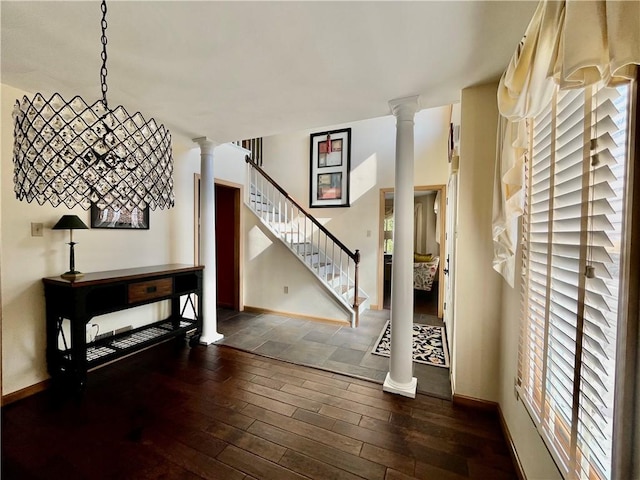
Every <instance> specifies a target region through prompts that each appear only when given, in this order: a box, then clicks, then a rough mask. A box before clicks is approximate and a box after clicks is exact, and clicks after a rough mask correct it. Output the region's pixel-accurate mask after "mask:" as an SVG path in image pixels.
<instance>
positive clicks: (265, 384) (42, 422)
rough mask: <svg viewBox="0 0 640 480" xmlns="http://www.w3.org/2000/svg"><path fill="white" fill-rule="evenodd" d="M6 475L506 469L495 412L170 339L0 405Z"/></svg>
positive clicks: (280, 475) (354, 475)
mask: <svg viewBox="0 0 640 480" xmlns="http://www.w3.org/2000/svg"><path fill="white" fill-rule="evenodd" d="M2 478H3V479H20V480H26V479H65V480H71V479H111V478H113V479H151V478H163V479H173V478H175V479H197V478H207V479H225V480H227V479H229V480H233V479H238V480H240V479H247V480H249V479H277V480H282V479H300V478H313V479H321V480H325V479H361V478H366V479H378V480H392V479H394V480H402V479H411V478H419V479H435V480H440V479H443V480H447V479H462V478H476V479H511V478H517V477H516V474H515V471H514V469H513V465H512V463H511V460H510V457H509V454H508V450H507V446H506V443H505V441H504V438H503V435H502V432H501V430H500V426H499V422H498V419H497V418H496V417H495V416H492V415H489V414H486V413H482V412H478V411H475V410H467V409H462V408H454V407H453V406H452V405H451V403H450V402H448V401H446V400H441V399H437V398H433V397H428V396H425V395H420V394H419V395H418V396H417V398H416V399H408V398H403V397H399V396H395V395H391V394H386V393H383V392H382V391H381V388H380V386H379V385H376V384H374V383H369V382H366V381H363V380H357V379H353V378H349V377H346V376H342V375H339V374H332V373H329V372H325V371H320V370H314V369H311V368H307V367H301V366H297V365H293V364H289V363H285V362H281V361H278V360H272V359H268V358H264V357H259V356H256V355H254V354H251V353H247V352H242V351H239V350H234V349H232V348H229V347H225V346H215V345H211V346H209V347H207V348H205V347H202V346H199V347H195V348H193V349H189V348H188V347H186V346H185V345H184V344H182V343H180V344H178V343H177V342H175V341H174V342H170V343H166V344H163V345H159V346H157V347H154V348H152V349H149V350H147V351H145V352H142V353H140V354H138V355H135V356H132V357H129V358H126V359H123V360H121V361H119V362H117V363H114V364H111V365H107V366H105V367H103V368H101V369H99V370H96V371H94V372H91V373H90V374H89V381H88V385H87V388H86V391H85V393H84V395H83V396H82V397H80V398H69V397H59V396H56V395H55V394H54V393H53V392H52V391H47V392H43V393H41V394H38V395H34V396H32V397H29V398H27V399H24V400H22V401H19V402H16V403H14V404H11V405H8V406H6V407H4V408H3V409H2Z"/></svg>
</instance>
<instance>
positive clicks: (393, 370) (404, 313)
mask: <svg viewBox="0 0 640 480" xmlns="http://www.w3.org/2000/svg"><path fill="white" fill-rule="evenodd" d="M389 106H390V107H391V111H392V113H393V114H394V115H395V116H396V164H395V173H396V181H395V192H394V202H393V218H394V223H393V263H392V266H391V357H390V358H389V372H388V373H387V378H386V379H385V381H384V385H383V386H382V389H383V390H384V391H385V392H391V393H396V394H398V395H404V396H405V397H411V398H414V397H415V396H416V387H417V386H418V381H417V380H416V378H415V377H414V376H413V352H412V348H413V204H414V201H413V164H414V156H415V147H414V140H413V125H414V124H413V118H414V116H415V113H416V111H417V110H418V97H417V96H415V97H406V98H400V99H397V100H392V101H390V102H389Z"/></svg>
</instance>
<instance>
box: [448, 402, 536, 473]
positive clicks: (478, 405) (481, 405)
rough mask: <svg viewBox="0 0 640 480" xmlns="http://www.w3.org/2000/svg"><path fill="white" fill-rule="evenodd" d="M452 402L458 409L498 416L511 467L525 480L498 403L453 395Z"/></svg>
mask: <svg viewBox="0 0 640 480" xmlns="http://www.w3.org/2000/svg"><path fill="white" fill-rule="evenodd" d="M452 402H453V404H454V405H455V406H458V407H464V408H471V409H475V410H481V411H483V412H490V413H495V414H496V415H497V416H498V420H500V428H501V429H502V434H503V435H504V438H505V440H506V442H507V448H508V449H509V456H510V457H511V462H512V463H513V467H514V468H515V470H516V475H518V479H519V480H527V476H526V475H525V473H524V468H522V463H521V462H520V457H519V456H518V452H517V450H516V445H515V443H514V442H513V437H512V436H511V432H510V431H509V427H508V426H507V422H506V420H505V419H504V415H503V414H502V408H500V404H499V403H498V402H491V401H489V400H481V399H479V398H473V397H465V396H464V395H458V394H455V393H454V394H453V399H452Z"/></svg>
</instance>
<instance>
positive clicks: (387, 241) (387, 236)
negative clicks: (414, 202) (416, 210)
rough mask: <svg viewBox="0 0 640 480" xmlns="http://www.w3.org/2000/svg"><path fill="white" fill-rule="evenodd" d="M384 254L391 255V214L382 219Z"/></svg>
mask: <svg viewBox="0 0 640 480" xmlns="http://www.w3.org/2000/svg"><path fill="white" fill-rule="evenodd" d="M383 230H384V253H393V213H391V216H390V217H389V218H385V219H384V225H383Z"/></svg>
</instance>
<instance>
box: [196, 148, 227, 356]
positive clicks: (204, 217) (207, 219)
mask: <svg viewBox="0 0 640 480" xmlns="http://www.w3.org/2000/svg"><path fill="white" fill-rule="evenodd" d="M193 141H194V142H196V143H197V144H198V145H200V263H201V264H202V265H204V272H203V285H202V289H203V297H204V298H202V299H201V301H202V317H203V318H202V336H201V337H200V343H202V344H203V345H209V344H210V343H213V342H217V341H218V340H221V339H222V338H223V335H221V334H220V333H218V316H217V312H216V308H217V307H216V305H217V303H218V302H217V293H216V203H215V202H216V199H215V184H214V177H213V150H214V148H215V147H216V144H215V143H214V142H212V141H211V140H209V139H208V138H207V137H200V138H194V139H193Z"/></svg>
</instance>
